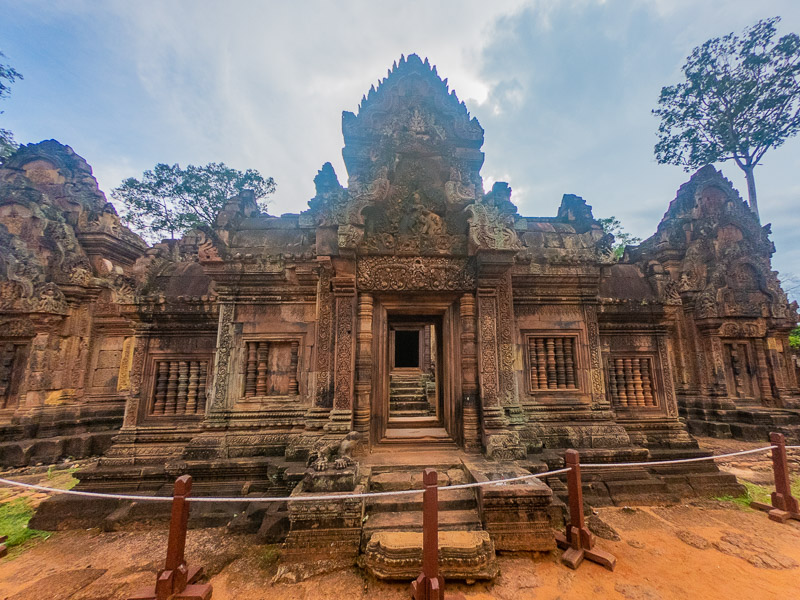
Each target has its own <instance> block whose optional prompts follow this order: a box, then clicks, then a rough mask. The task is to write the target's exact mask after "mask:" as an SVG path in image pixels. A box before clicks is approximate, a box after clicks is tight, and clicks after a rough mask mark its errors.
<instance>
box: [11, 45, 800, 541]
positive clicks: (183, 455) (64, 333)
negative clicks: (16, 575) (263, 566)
mask: <svg viewBox="0 0 800 600" xmlns="http://www.w3.org/2000/svg"><path fill="white" fill-rule="evenodd" d="M343 133H344V140H345V146H344V150H343V156H344V161H345V165H346V167H347V171H348V181H347V186H343V185H341V184H340V182H339V180H338V178H337V176H336V174H335V172H334V170H333V167H332V166H331V165H330V164H329V163H328V164H325V165H323V167H322V169H321V170H320V171H319V173H318V174H317V176H316V177H315V179H314V182H315V185H316V195H315V197H314V198H312V199H311V200H310V201H309V203H308V204H309V208H308V210H305V211H304V212H301V213H300V214H286V215H283V216H281V217H274V216H270V215H268V214H263V213H260V212H259V209H258V206H257V204H256V203H255V201H254V199H253V197H252V194H250V193H248V192H243V193H242V194H240V195H239V196H237V197H234V198H231V199H230V201H229V202H228V204H227V205H226V206H225V208H224V209H223V210H222V212H221V213H220V215H219V216H218V218H217V222H216V225H215V227H214V228H213V230H212V229H210V230H209V231H206V232H201V231H192V232H190V233H189V234H187V235H186V236H185V237H184V238H183V239H182V240H177V241H170V242H164V243H161V244H157V245H155V246H153V247H147V246H146V245H145V244H143V243H142V242H141V240H139V239H138V238H137V237H136V236H134V235H133V234H131V233H130V232H129V231H128V230H127V229H125V228H124V227H122V226H121V225H120V224H119V222H118V219H117V218H116V215H115V214H114V212H113V209H112V208H111V207H110V205H107V204H106V203H105V199H104V198H103V197H102V194H101V193H100V192H98V191H97V188H96V184H94V180H93V179H91V176H90V173H91V172H90V170H89V168H88V166H87V165H86V164H85V162H83V161H82V159H79V158H78V157H76V156H75V155H74V153H72V151H71V150H70V149H68V148H66V147H63V146H60V145H58V144H57V143H56V142H44V143H42V144H38V145H34V146H28V147H25V148H23V149H21V150H20V151H19V152H18V153H17V154H16V155H15V156H14V157H12V158H10V159H9V160H8V161H7V163H6V164H5V165H3V167H2V169H0V185H2V186H3V187H2V188H0V190H2V191H0V243H2V246H3V250H4V251H3V252H2V253H0V267H1V268H2V270H3V271H2V275H3V277H2V281H1V282H0V307H2V308H0V311H1V312H0V322H2V323H3V325H4V326H3V327H0V402H1V403H2V404H0V419H2V421H0V422H2V423H11V424H16V423H23V422H26V423H28V422H30V423H45V422H47V423H52V422H54V421H53V418H51V417H50V416H47V415H51V414H53V415H63V419H62V422H68V421H69V420H70V419H74V420H75V422H77V419H78V418H79V417H80V418H83V417H82V416H81V415H85V414H89V413H91V414H94V415H96V416H97V417H98V418H99V417H100V416H102V415H104V414H106V413H103V412H102V410H106V411H107V413H108V415H109V417H108V420H107V421H105V422H104V427H105V428H106V431H111V430H113V429H114V428H116V427H118V426H119V425H120V424H121V425H122V428H121V429H120V430H119V434H118V436H117V437H116V438H115V442H114V444H113V446H112V447H111V448H110V449H109V450H108V451H107V452H105V454H104V456H103V457H102V459H101V460H100V462H99V464H98V466H97V467H96V468H93V469H89V470H86V471H84V472H82V473H81V474H80V478H81V484H80V485H81V487H83V488H84V489H99V490H121V491H125V490H132V489H136V490H139V491H142V490H149V491H151V492H154V493H158V492H160V490H162V488H164V486H165V485H167V484H168V483H169V482H170V480H171V479H173V478H174V476H175V475H176V474H180V473H187V472H188V473H191V474H192V475H193V476H194V478H195V488H194V489H195V491H196V492H197V493H200V494H202V493H211V492H213V493H214V495H228V494H246V493H248V492H249V493H258V492H263V493H271V494H285V495H288V494H290V493H293V492H294V493H312V492H308V491H307V490H306V491H303V489H301V488H299V487H298V485H299V483H300V482H301V481H302V480H303V477H304V472H305V468H306V461H307V460H308V457H309V455H310V454H313V453H315V452H318V449H319V448H321V447H333V446H335V445H336V444H338V443H339V442H340V441H341V440H342V439H343V438H344V437H345V436H346V435H347V434H348V432H351V431H356V432H358V434H359V437H360V439H361V441H362V444H361V449H360V450H359V452H360V454H361V456H362V457H363V456H367V455H368V456H376V455H378V454H380V452H381V451H386V450H390V451H391V452H392V453H394V452H404V451H407V450H408V451H411V450H415V449H417V450H418V449H420V448H424V449H436V448H438V449H449V450H451V451H452V452H453V453H454V455H455V456H462V455H470V458H469V460H471V461H477V462H476V463H475V464H476V465H478V467H480V469H479V470H481V472H484V473H486V474H487V475H486V477H487V478H494V477H497V476H500V475H502V474H503V473H517V474H518V473H520V472H523V473H526V472H531V471H535V470H539V471H542V470H545V469H547V468H548V467H553V466H556V465H559V464H561V461H562V455H563V450H564V449H565V448H569V447H572V448H578V449H580V450H581V452H582V454H583V455H584V456H586V457H587V458H588V459H590V460H604V461H613V462H615V461H618V460H637V461H638V460H645V459H647V458H648V457H650V458H660V459H664V458H670V457H681V458H684V457H687V456H697V455H699V453H700V450H699V448H698V446H697V443H696V442H695V440H694V439H693V438H692V437H691V436H690V435H689V433H688V432H687V429H686V425H685V423H684V422H683V421H682V420H681V416H683V417H685V418H687V419H689V425H690V427H691V428H692V430H695V431H703V432H708V433H717V434H725V435H731V434H733V435H744V436H755V435H758V436H760V435H761V434H762V433H764V432H762V431H761V430H760V429H753V428H748V427H745V426H744V425H746V423H745V424H744V425H743V424H742V423H741V422H739V421H737V420H736V419H737V418H739V417H738V415H752V416H748V417H746V418H748V419H750V418H752V420H753V422H758V423H760V424H763V423H765V422H766V421H765V419H769V418H772V417H774V416H780V419H776V420H775V427H774V428H777V429H778V430H781V431H784V432H785V433H787V434H790V435H792V436H794V437H796V435H797V429H798V428H797V427H796V426H794V425H791V423H794V422H797V419H798V418H800V417H798V415H800V413H799V412H798V410H797V398H798V388H797V378H796V373H795V370H794V367H793V362H792V360H791V358H790V356H789V354H788V351H789V346H788V341H787V334H788V331H789V330H790V329H791V327H792V326H793V324H794V322H795V316H796V315H795V312H794V310H795V308H796V307H789V306H787V302H786V297H785V296H784V295H783V292H782V291H781V289H780V285H779V283H778V281H777V279H776V278H775V274H774V273H772V272H771V271H770V263H769V261H770V254H771V252H772V245H771V243H770V242H769V240H768V237H767V233H768V231H767V229H765V228H761V227H760V226H759V225H758V223H757V221H756V219H755V217H754V216H753V215H752V214H751V213H750V212H749V210H748V209H747V207H746V206H745V205H744V203H743V202H742V201H741V199H739V198H738V195H737V194H736V192H735V191H733V190H732V189H731V187H730V184H728V183H727V182H726V181H725V180H724V179H722V177H721V175H719V174H718V173H717V172H716V171H714V169H712V168H710V167H707V168H705V169H701V170H700V171H699V172H698V173H697V174H695V175H694V176H693V177H692V179H691V181H690V182H689V183H687V184H686V185H685V186H683V187H682V188H681V189H680V190H679V192H678V197H677V198H676V200H675V201H673V203H672V204H671V205H670V209H669V211H668V212H667V215H666V216H665V218H664V220H663V221H662V223H661V224H660V225H659V228H658V232H657V233H656V235H655V236H653V237H652V238H650V239H649V240H647V241H645V242H643V243H642V244H641V245H640V246H638V247H631V248H629V249H628V251H627V252H626V254H625V256H624V257H623V259H622V260H621V261H619V262H617V261H615V260H614V259H613V255H612V253H611V244H612V243H613V240H612V239H611V238H610V236H608V235H606V234H605V233H604V232H603V230H602V228H601V226H600V224H599V223H598V222H597V221H596V220H595V219H594V217H593V215H592V211H591V207H590V206H588V205H587V204H586V203H585V202H584V201H583V200H582V199H581V198H579V197H577V196H572V195H566V196H564V198H563V200H562V204H561V207H560V208H559V211H558V214H557V215H556V216H554V217H524V216H521V215H519V214H518V213H517V208H516V207H515V206H514V204H513V203H512V202H511V189H510V188H509V187H508V185H507V184H504V183H496V184H494V186H493V187H492V189H491V190H490V191H489V192H488V193H485V192H484V189H483V181H482V178H481V175H480V168H481V166H482V163H483V153H482V152H481V147H482V144H483V129H482V128H481V126H480V124H479V123H478V121H477V120H476V119H474V118H471V117H470V115H469V113H468V112H467V109H466V107H465V106H464V104H463V103H461V102H459V101H458V99H457V98H456V96H455V94H454V93H452V92H450V91H449V90H448V88H447V85H446V83H445V82H443V81H442V80H441V79H440V78H439V76H438V75H437V74H436V71H435V69H434V68H432V67H431V66H430V65H429V64H428V63H427V61H425V62H423V61H422V60H420V59H419V58H418V57H417V56H415V55H412V56H410V57H408V58H407V59H406V58H404V59H402V60H401V61H400V63H399V64H396V65H395V66H394V68H393V69H392V70H391V71H390V74H389V75H388V77H387V78H386V79H384V80H383V82H382V83H381V84H380V85H379V86H378V87H377V88H376V89H372V90H371V91H370V92H369V94H368V96H367V97H366V98H364V100H363V101H362V103H361V105H360V106H359V110H358V112H357V114H354V113H349V112H346V113H344V115H343ZM390 381H391V385H390ZM390 399H391V402H392V406H393V407H395V408H393V409H392V410H391V411H390V409H389V406H390ZM123 407H124V410H125V419H124V423H122V411H123ZM101 409H102V410H101ZM92 411H94V412H92ZM59 418H60V417H59ZM26 419H27V420H26ZM793 419H794V421H793ZM81 422H82V423H86V422H87V421H85V420H83V421H81ZM779 422H780V423H783V424H784V425H783V426H781V427H778V425H777V423H779ZM721 424H725V425H724V426H723V425H721ZM12 426H14V427H15V426H17V425H3V427H12ZM20 426H21V425H20ZM9 431H10V430H9ZM20 431H21V430H20ZM42 431H45V430H44V429H42V430H41V431H40V433H41V432H42ZM47 431H49V432H50V433H52V434H53V435H59V434H58V432H57V431H55V430H53V429H52V428H51V429H48V430H47ZM8 439H9V438H8V437H4V440H8ZM99 449H100V450H104V448H99ZM29 458H30V457H29ZM29 458H28V459H29ZM356 458H357V459H358V456H356ZM28 459H25V460H28ZM4 460H6V461H7V459H4ZM458 460H461V459H458ZM480 461H484V462H480ZM23 462H24V461H23ZM478 467H475V469H473V471H476V469H478ZM473 471H470V472H473ZM358 473H360V475H359V479H358V481H357V483H356V486H357V487H358V486H364V487H365V489H373V488H370V486H371V485H372V483H371V479H370V475H369V471H368V469H367V470H364V471H358ZM681 473H684V472H683V471H681V472H680V473H674V474H671V475H670V479H668V480H667V479H663V478H659V477H660V476H659V474H658V473H650V472H648V471H646V470H643V469H642V470H640V472H639V471H637V472H636V473H633V475H631V477H632V479H634V480H635V482H638V484H641V483H643V482H644V483H645V485H644V487H643V488H642V489H643V490H644V492H643V493H644V494H647V493H649V491H651V490H653V489H655V488H654V486H656V487H657V486H661V487H662V488H663V489H664V491H665V494H667V493H670V494H673V495H674V494H678V493H680V494H688V493H692V491H694V492H695V493H697V492H698V491H701V489H702V491H706V490H707V489H710V488H714V489H716V490H717V491H719V490H721V489H725V488H726V486H728V488H730V486H731V485H732V484H731V480H730V479H726V478H725V477H723V476H722V475H720V474H718V473H716V472H712V473H708V472H706V471H704V472H703V473H702V474H701V475H697V474H695V475H696V477H695V475H693V471H692V467H686V469H685V477H684V475H682V474H681ZM470 477H472V478H473V479H474V476H470ZM681 477H684V479H681ZM692 477H695V479H692ZM638 484H637V485H638ZM603 485H606V484H605V483H604V484H603ZM614 486H616V487H614ZM621 486H622V483H621V482H620V481H616V482H608V484H607V485H606V487H603V488H602V489H604V490H606V491H605V492H603V493H604V494H606V496H605V498H606V499H608V498H609V497H610V498H611V500H612V501H617V500H619V501H624V500H623V498H629V495H628V496H626V495H625V494H630V493H633V492H631V490H636V489H638V488H636V485H634V484H633V483H632V484H631V486H630V487H628V488H624V490H623V491H622V492H619V495H618V497H617V496H615V495H614V494H615V493H617V492H615V491H614V490H622V489H623V488H622V487H621ZM703 486H705V487H703ZM715 486H716V487H715ZM555 487H556V489H558V486H555ZM601 487H602V486H600V484H597V485H594V487H593V488H592V489H593V490H595V492H596V493H598V494H600V492H597V490H599V489H600V488H601ZM359 489H360V488H359ZM531 489H532V488H531V486H527V487H525V489H522V488H520V491H519V494H518V496H519V498H517V497H516V496H514V494H511V492H509V493H505V492H503V493H499V492H498V493H495V494H489V493H487V494H486V499H485V501H484V500H480V502H482V503H483V504H482V509H485V512H484V514H483V517H484V521H485V523H484V527H485V528H486V529H487V531H490V533H491V532H492V531H494V532H495V533H494V534H493V536H494V538H493V539H494V543H495V545H498V544H500V545H499V546H498V547H506V546H508V547H509V548H511V546H513V544H512V541H513V538H514V536H513V531H514V530H516V529H518V528H522V529H525V526H523V524H522V521H524V520H525V518H524V515H525V514H527V513H526V511H528V508H526V507H529V506H535V507H536V511H539V512H537V517H536V520H535V523H534V521H531V522H530V523H529V527H528V529H525V531H526V532H527V533H526V534H525V536H527V537H526V539H529V540H530V543H528V542H526V544H527V546H528V547H530V548H533V547H534V546H536V544H538V543H541V544H544V545H546V543H548V542H547V541H546V540H545V537H546V535H545V530H546V526H545V524H544V523H545V520H546V519H545V517H543V515H544V514H545V512H546V505H547V503H548V499H549V495H548V494H549V493H550V492H549V491H547V490H545V489H538V488H537V490H536V491H535V493H534V492H533V491H531ZM659 489H660V488H659ZM600 495H602V494H600ZM512 496H513V497H512ZM298 506H299V504H298ZM303 506H304V508H297V509H293V511H292V513H291V515H290V518H291V522H292V527H293V529H292V534H291V536H290V538H291V539H292V540H295V542H293V543H294V548H295V550H296V551H297V552H301V551H302V549H303V548H305V547H306V545H308V544H311V545H313V543H314V536H316V535H317V533H315V530H314V527H313V521H314V519H315V518H317V517H315V516H314V512H313V511H314V510H318V511H321V512H320V513H319V514H324V515H327V516H326V517H325V518H328V519H329V520H335V511H334V512H331V511H332V510H333V508H331V507H330V506H327V505H324V503H323V504H321V505H320V506H317V505H315V504H313V503H312V504H306V505H303ZM315 507H316V508H315ZM334 508H335V507H334ZM351 508H352V507H347V511H349V512H347V514H348V519H350V517H352V519H350V520H348V521H347V523H344V524H342V525H341V527H342V535H343V537H342V538H341V540H340V541H342V544H343V545H344V546H343V547H346V548H345V549H346V552H347V553H349V554H352V553H356V552H357V548H358V544H359V540H358V535H359V534H358V531H359V524H358V522H359V520H360V515H361V513H360V512H359V514H358V515H356V514H355V513H353V514H352V515H351V514H350V513H351V512H352V510H351ZM312 509H313V510H312ZM531 510H532V509H531ZM326 511H327V512H326ZM356 512H358V511H356ZM531 514H532V513H531ZM331 522H333V521H331ZM331 526H332V527H333V525H331ZM329 533H331V532H329ZM326 535H327V534H326ZM543 536H544V537H543ZM334 538H336V535H335V532H333V533H331V535H330V536H328V537H324V536H323V537H321V538H320V539H324V540H331V539H334ZM336 539H339V538H336ZM362 542H364V540H362ZM542 547H543V546H542ZM512 549H518V548H512ZM349 554H348V555H349Z"/></svg>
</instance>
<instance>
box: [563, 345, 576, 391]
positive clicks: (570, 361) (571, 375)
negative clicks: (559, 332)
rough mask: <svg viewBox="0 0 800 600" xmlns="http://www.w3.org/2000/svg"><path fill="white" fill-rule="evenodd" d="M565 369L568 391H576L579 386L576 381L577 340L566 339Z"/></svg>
mask: <svg viewBox="0 0 800 600" xmlns="http://www.w3.org/2000/svg"><path fill="white" fill-rule="evenodd" d="M564 369H565V371H566V374H567V381H566V384H567V389H570V390H574V389H576V388H577V387H578V386H577V384H576V381H575V340H574V339H573V338H571V337H568V338H564Z"/></svg>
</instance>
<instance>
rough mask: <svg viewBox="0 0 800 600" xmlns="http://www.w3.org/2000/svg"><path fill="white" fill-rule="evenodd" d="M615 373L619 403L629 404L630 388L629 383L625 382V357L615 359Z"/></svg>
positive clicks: (622, 404)
mask: <svg viewBox="0 0 800 600" xmlns="http://www.w3.org/2000/svg"><path fill="white" fill-rule="evenodd" d="M614 373H615V375H616V379H617V392H618V393H619V404H620V406H628V389H627V385H626V384H625V361H624V360H623V359H621V358H617V359H614Z"/></svg>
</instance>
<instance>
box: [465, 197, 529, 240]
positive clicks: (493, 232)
mask: <svg viewBox="0 0 800 600" xmlns="http://www.w3.org/2000/svg"><path fill="white" fill-rule="evenodd" d="M466 210H467V212H468V213H469V214H470V218H469V244H470V247H471V248H473V249H474V250H477V249H482V250H521V249H522V244H521V243H520V241H519V238H518V237H517V232H516V231H514V217H513V215H509V214H504V213H501V212H500V209H499V208H498V207H497V206H493V205H491V204H486V203H484V202H474V203H473V204H470V205H469V206H467V208H466Z"/></svg>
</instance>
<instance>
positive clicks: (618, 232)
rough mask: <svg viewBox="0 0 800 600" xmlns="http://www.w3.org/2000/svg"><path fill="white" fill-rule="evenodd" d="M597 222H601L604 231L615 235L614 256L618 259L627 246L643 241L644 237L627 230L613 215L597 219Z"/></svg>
mask: <svg viewBox="0 0 800 600" xmlns="http://www.w3.org/2000/svg"><path fill="white" fill-rule="evenodd" d="M597 222H598V223H600V226H601V227H602V228H603V231H605V232H606V233H610V234H611V235H613V236H614V241H615V244H614V245H613V246H612V249H613V250H614V258H615V259H617V260H619V259H620V258H622V255H623V254H624V253H625V246H628V245H632V244H638V243H639V242H641V241H642V238H639V237H636V236H635V235H633V234H630V233H628V232H627V231H625V230H624V229H623V228H622V222H621V221H620V220H619V219H617V217H615V216H613V215H612V216H610V217H608V218H606V219H597Z"/></svg>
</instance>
